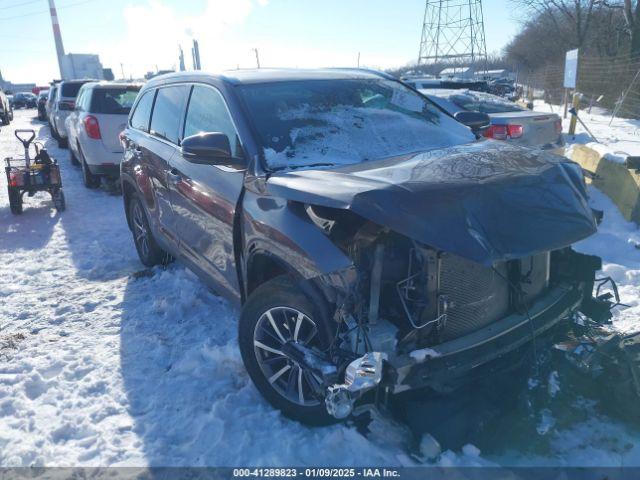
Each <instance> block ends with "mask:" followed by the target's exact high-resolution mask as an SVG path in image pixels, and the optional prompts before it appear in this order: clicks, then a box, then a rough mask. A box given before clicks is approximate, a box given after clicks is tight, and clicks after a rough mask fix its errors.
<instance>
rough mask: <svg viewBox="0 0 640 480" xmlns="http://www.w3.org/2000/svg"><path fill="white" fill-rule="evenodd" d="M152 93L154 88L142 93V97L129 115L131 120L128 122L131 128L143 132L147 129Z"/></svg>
mask: <svg viewBox="0 0 640 480" xmlns="http://www.w3.org/2000/svg"><path fill="white" fill-rule="evenodd" d="M154 93H155V90H150V91H147V92H144V93H143V94H142V98H140V101H139V102H138V105H137V106H136V109H135V111H134V112H133V115H132V116H131V121H130V122H129V124H130V125H131V127H132V128H135V129H136V130H142V131H143V132H148V131H149V120H150V118H151V108H152V107H153V96H154Z"/></svg>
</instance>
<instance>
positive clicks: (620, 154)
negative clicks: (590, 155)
mask: <svg viewBox="0 0 640 480" xmlns="http://www.w3.org/2000/svg"><path fill="white" fill-rule="evenodd" d="M534 106H535V110H536V111H540V112H553V113H556V114H558V115H560V117H562V114H563V106H562V105H549V104H547V103H544V102H543V101H542V100H536V101H535V105H534ZM578 116H579V118H580V119H581V120H582V121H583V122H584V123H585V124H586V125H587V128H588V129H589V131H590V132H591V133H592V134H593V136H594V137H595V139H594V138H593V137H592V136H591V135H589V133H588V132H587V130H586V129H585V128H584V127H583V126H582V125H581V124H580V122H578V123H577V124H576V134H575V136H569V135H567V134H565V140H566V141H567V145H568V146H569V148H570V147H571V145H573V144H583V145H587V146H589V147H590V148H593V149H594V150H596V151H597V152H599V153H600V154H602V155H604V156H606V157H607V158H608V159H610V160H612V161H615V162H619V163H623V162H624V161H625V159H626V158H627V156H629V155H640V121H639V120H630V119H624V118H614V119H613V120H611V112H610V111H608V110H606V109H604V108H600V107H598V106H594V107H592V108H591V111H589V109H588V107H585V109H584V110H580V111H579V112H578ZM570 118H571V115H569V114H567V118H566V119H564V120H563V129H564V131H565V132H567V131H568V130H569V121H570ZM610 122H611V125H609V123H610Z"/></svg>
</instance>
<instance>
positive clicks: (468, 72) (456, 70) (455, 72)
mask: <svg viewBox="0 0 640 480" xmlns="http://www.w3.org/2000/svg"><path fill="white" fill-rule="evenodd" d="M474 74H475V68H474V67H447V68H445V69H444V70H442V71H441V72H440V78H441V79H443V80H451V79H453V78H458V79H461V80H472V79H474V78H475V76H474Z"/></svg>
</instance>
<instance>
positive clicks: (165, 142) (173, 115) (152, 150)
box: [141, 85, 189, 245]
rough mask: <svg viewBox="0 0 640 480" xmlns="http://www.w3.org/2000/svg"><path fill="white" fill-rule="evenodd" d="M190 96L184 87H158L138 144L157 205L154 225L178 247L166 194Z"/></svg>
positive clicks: (172, 216)
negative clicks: (141, 141) (144, 159)
mask: <svg viewBox="0 0 640 480" xmlns="http://www.w3.org/2000/svg"><path fill="white" fill-rule="evenodd" d="M188 95H189V87H188V86H187V85H170V86H165V87H160V88H159V89H158V93H157V94H156V98H155V102H154V104H153V112H152V114H151V125H150V128H149V135H147V136H146V137H145V140H144V141H143V143H142V144H141V146H142V155H143V156H144V157H145V158H146V159H147V162H146V164H147V165H148V169H149V176H150V178H151V181H152V183H153V191H154V192H155V196H156V202H157V211H156V214H157V221H158V225H159V227H160V229H161V233H163V234H164V235H165V236H166V237H167V238H168V239H169V240H170V242H172V243H174V244H175V245H178V243H179V239H178V236H177V233H176V232H177V226H176V222H175V216H174V213H173V209H172V207H171V194H170V190H169V183H168V182H169V178H168V174H169V170H170V169H171V167H170V166H169V165H170V161H171V159H172V158H173V156H174V155H175V154H176V151H177V150H178V149H179V147H178V143H179V138H180V130H181V127H182V121H183V118H184V108H185V105H186V102H187V98H188Z"/></svg>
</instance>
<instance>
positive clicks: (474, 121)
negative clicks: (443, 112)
mask: <svg viewBox="0 0 640 480" xmlns="http://www.w3.org/2000/svg"><path fill="white" fill-rule="evenodd" d="M453 118H455V119H456V120H457V121H458V122H460V123H462V124H463V125H466V126H467V127H469V128H470V129H471V130H472V131H473V132H479V131H480V130H482V129H483V128H484V127H487V126H489V124H490V123H491V119H490V118H489V115H487V114H486V113H481V112H469V111H464V110H463V111H461V112H456V114H455V115H454V116H453Z"/></svg>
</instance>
